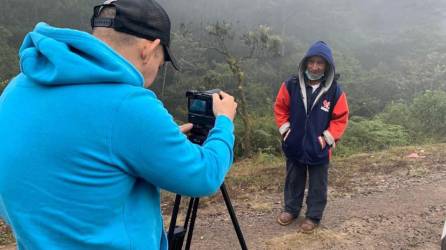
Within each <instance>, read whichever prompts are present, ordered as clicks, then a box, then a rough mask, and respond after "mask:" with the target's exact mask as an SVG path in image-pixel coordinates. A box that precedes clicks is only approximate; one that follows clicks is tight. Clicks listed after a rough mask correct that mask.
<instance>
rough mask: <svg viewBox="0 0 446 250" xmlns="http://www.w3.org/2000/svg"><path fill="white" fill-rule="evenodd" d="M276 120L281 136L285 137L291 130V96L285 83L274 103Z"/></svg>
mask: <svg viewBox="0 0 446 250" xmlns="http://www.w3.org/2000/svg"><path fill="white" fill-rule="evenodd" d="M274 118H275V119H276V125H277V127H278V128H279V132H280V134H281V135H283V134H284V133H285V132H287V131H288V130H289V128H290V122H289V118H290V94H289V93H288V90H287V88H286V84H285V82H283V83H282V86H281V87H280V89H279V93H278V94H277V97H276V102H275V103H274Z"/></svg>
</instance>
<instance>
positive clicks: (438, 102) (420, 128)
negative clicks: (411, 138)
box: [408, 91, 446, 139]
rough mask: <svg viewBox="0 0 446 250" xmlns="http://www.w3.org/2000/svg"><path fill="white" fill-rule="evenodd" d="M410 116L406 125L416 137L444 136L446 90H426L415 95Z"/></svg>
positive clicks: (445, 134) (445, 133)
mask: <svg viewBox="0 0 446 250" xmlns="http://www.w3.org/2000/svg"><path fill="white" fill-rule="evenodd" d="M410 116H411V120H412V122H411V123H409V124H408V127H409V128H411V129H412V130H413V131H416V134H417V135H418V138H422V137H430V138H438V137H439V138H443V139H444V138H446V92H444V91H427V92H426V93H424V94H422V95H419V96H417V97H416V98H415V99H414V101H413V103H412V105H411V106H410Z"/></svg>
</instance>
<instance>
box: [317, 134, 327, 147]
mask: <svg viewBox="0 0 446 250" xmlns="http://www.w3.org/2000/svg"><path fill="white" fill-rule="evenodd" d="M318 139H319V144H321V149H324V148H325V146H327V142H326V141H325V139H324V137H322V136H319V137H318Z"/></svg>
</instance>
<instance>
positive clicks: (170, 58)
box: [163, 45, 181, 71]
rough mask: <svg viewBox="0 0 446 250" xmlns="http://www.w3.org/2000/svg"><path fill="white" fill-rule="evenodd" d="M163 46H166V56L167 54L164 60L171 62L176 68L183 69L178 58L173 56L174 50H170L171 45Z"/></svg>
mask: <svg viewBox="0 0 446 250" xmlns="http://www.w3.org/2000/svg"><path fill="white" fill-rule="evenodd" d="M163 48H164V56H165V59H164V61H166V62H170V63H171V64H172V66H173V67H174V68H175V69H176V70H178V71H181V69H180V67H179V65H178V63H177V60H176V59H175V57H173V55H172V52H170V49H169V47H168V46H165V45H163Z"/></svg>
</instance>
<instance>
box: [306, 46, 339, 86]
mask: <svg viewBox="0 0 446 250" xmlns="http://www.w3.org/2000/svg"><path fill="white" fill-rule="evenodd" d="M312 56H320V57H322V58H324V60H325V61H326V62H327V64H328V67H327V70H326V72H325V80H326V81H325V84H326V85H331V83H332V82H333V79H334V75H335V63H334V59H333V55H332V52H331V48H330V47H329V46H328V45H327V44H326V43H325V42H324V41H317V42H315V43H313V45H311V47H310V48H309V49H308V51H307V53H305V56H304V58H302V60H301V61H300V63H299V66H298V74H299V77H300V78H301V79H303V76H304V72H305V70H306V62H307V60H308V58H310V57H312Z"/></svg>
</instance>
